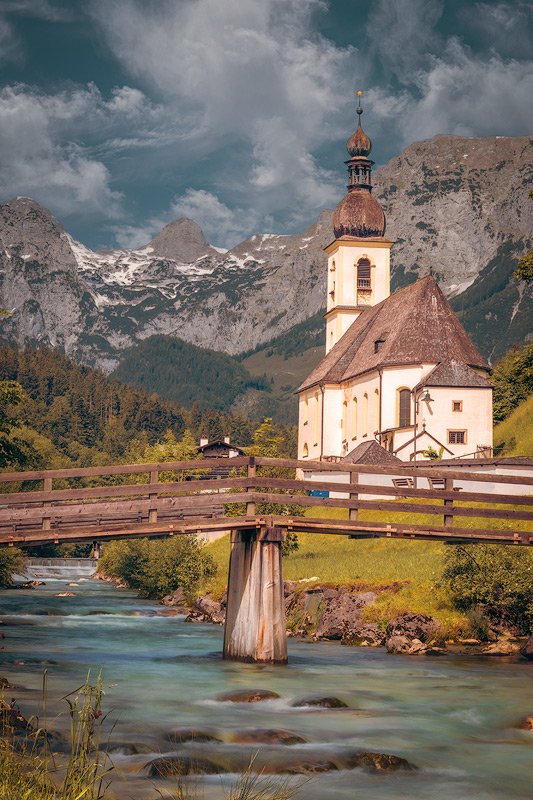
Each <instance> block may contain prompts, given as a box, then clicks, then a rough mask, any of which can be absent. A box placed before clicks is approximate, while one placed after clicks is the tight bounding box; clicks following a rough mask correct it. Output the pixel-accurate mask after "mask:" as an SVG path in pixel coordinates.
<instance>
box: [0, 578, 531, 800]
mask: <svg viewBox="0 0 533 800" xmlns="http://www.w3.org/2000/svg"><path fill="white" fill-rule="evenodd" d="M65 590H66V591H73V592H76V596H75V597H65V598H60V597H56V596H55V595H56V594H57V593H58V592H60V591H65ZM162 611H163V609H162V608H161V607H160V606H158V605H156V604H155V603H150V602H147V601H143V600H139V599H137V598H135V596H134V594H133V593H131V592H129V591H125V590H117V589H115V588H114V587H111V586H109V585H107V584H102V583H99V582H95V581H82V582H80V583H79V585H78V586H77V587H68V588H67V587H65V584H64V583H62V582H60V581H49V582H47V585H46V586H44V587H40V588H39V589H37V590H33V591H24V590H16V591H4V592H0V613H1V615H2V616H1V617H0V619H1V620H2V622H3V623H4V624H3V625H2V626H1V631H2V632H3V633H4V635H5V639H4V640H3V641H2V642H1V644H2V645H3V646H4V649H2V650H0V674H2V675H6V676H7V677H9V679H10V680H12V681H13V682H14V683H16V684H17V685H18V686H20V687H22V688H20V689H18V690H17V691H16V692H15V694H16V698H17V702H18V703H19V705H20V707H21V709H22V711H23V713H25V714H26V715H29V714H31V713H35V712H36V711H37V710H38V705H39V689H40V686H41V681H42V675H43V670H44V669H45V668H46V669H47V671H48V682H49V698H48V704H49V707H50V708H52V709H53V710H54V711H56V712H57V711H59V710H60V709H62V708H63V706H62V704H61V702H60V698H61V697H62V696H63V695H65V694H66V693H67V692H68V691H70V690H72V689H74V688H76V686H78V685H79V684H80V683H82V682H83V680H84V678H85V676H86V674H87V671H88V670H91V672H92V675H93V676H94V675H95V674H96V673H98V672H101V673H102V677H103V681H104V686H105V692H106V697H105V710H106V711H110V719H112V720H114V721H116V726H115V729H114V731H113V734H112V741H113V742H115V743H116V744H121V743H125V742H133V743H137V744H142V745H145V748H146V749H147V750H148V751H151V752H153V753H154V754H155V755H160V754H161V753H165V754H166V753H168V754H171V753H172V752H173V748H172V745H170V744H169V743H168V741H167V740H166V739H165V734H167V733H168V732H170V731H172V730H173V729H175V728H177V727H195V728H208V729H210V730H215V731H216V732H218V733H219V734H220V735H221V738H223V739H225V740H226V743H222V744H216V743H215V744H205V745H196V750H195V751H194V752H201V753H204V754H206V755H208V754H209V752H213V751H214V748H217V752H219V753H220V752H227V753H228V754H230V755H232V756H233V757H235V755H236V754H238V755H240V757H242V758H243V759H244V760H246V759H247V758H248V757H249V756H251V755H252V753H253V752H255V751H256V750H257V749H258V748H250V747H247V746H246V745H235V744H230V743H228V742H229V740H230V739H231V736H232V734H233V733H235V732H237V731H239V730H247V729H250V728H283V729H286V730H290V731H293V732H295V733H297V734H300V735H301V736H303V737H304V738H305V739H306V740H308V742H309V744H306V745H297V746H293V747H290V748H282V747H266V746H262V747H260V748H259V756H258V758H259V759H261V758H263V759H264V760H267V761H270V760H272V759H277V758H282V757H283V754H284V753H285V754H286V753H287V751H288V750H290V754H291V756H292V755H295V754H299V755H302V756H306V757H309V756H317V755H320V756H321V757H324V758H327V756H328V754H335V753H339V752H347V751H348V750H355V749H361V750H373V751H379V752H385V753H394V754H396V755H400V756H403V757H405V758H407V759H408V760H409V761H411V762H412V763H413V764H415V765H416V766H417V767H419V769H418V770H417V771H416V772H412V773H393V774H390V775H369V774H366V773H364V772H362V771H361V770H352V771H347V770H344V771H338V772H331V773H327V774H322V775H319V776H317V777H314V778H313V779H312V780H311V781H310V782H309V783H306V784H305V786H304V788H303V789H301V791H300V796H301V797H302V798H303V797H305V798H306V800H320V799H321V798H324V797H327V798H339V800H344V798H346V800H347V798H356V799H357V798H361V799H362V798H365V800H367V798H372V800H407V798H409V800H411V798H420V799H422V798H424V800H426V798H428V799H429V798H432V800H434V798H440V797H442V798H446V799H447V800H463V798H464V800H467V798H468V800H504V799H505V800H508V798H514V799H515V800H526V798H527V800H530V799H531V797H532V796H533V733H530V732H527V731H521V730H518V729H517V728H516V727H515V726H516V725H517V724H518V723H519V722H520V720H521V719H523V717H524V716H525V715H526V714H532V713H533V681H532V678H533V665H532V664H528V663H526V662H514V663H513V662H510V661H508V660H505V661H502V660H496V659H493V660H489V659H480V658H478V659H472V658H469V659H468V658H462V657H455V656H449V657H440V658H428V657H408V656H388V655H387V654H386V653H385V651H384V650H382V649H377V650H375V649H366V648H348V647H342V646H340V645H337V644H335V643H318V644H316V643H315V644H309V643H305V642H301V641H295V640H290V642H289V658H290V663H289V665H288V666H287V667H271V666H260V665H252V664H236V663H231V662H224V661H223V660H222V659H221V658H220V651H221V647H222V629H221V628H219V627H216V626H211V625H197V624H186V623H184V622H183V620H182V618H179V617H172V616H164V615H162V614H161V612H162ZM231 689H273V690H274V691H276V692H277V693H278V694H279V695H281V698H280V699H279V700H272V701H266V702H262V703H256V704H236V703H218V702H216V701H215V700H214V698H215V696H216V695H217V694H219V693H221V692H223V691H228V690H231ZM315 694H320V695H325V694H328V695H335V696H337V697H339V698H341V699H342V700H344V701H345V702H346V703H347V704H348V705H349V707H350V708H349V709H348V710H331V711H330V710H325V709H314V710H310V709H295V708H292V707H291V703H292V702H293V701H294V700H296V699H298V698H301V697H302V696H306V695H315ZM62 726H66V718H65V716H64V715H63V716H59V717H58V718H57V719H55V720H54V723H53V725H52V726H51V727H55V728H61V727H62ZM154 757H155V756H154ZM150 758H152V756H151V755H150V753H147V754H146V755H141V756H139V755H135V756H127V755H124V754H121V753H120V752H119V753H117V754H115V755H114V756H113V759H114V762H115V766H116V775H115V779H114V783H113V791H114V795H115V797H116V798H119V799H120V800H126V798H127V799H128V800H130V798H132V799H133V800H155V797H156V792H155V787H157V786H159V787H162V786H164V785H165V784H164V783H162V782H157V781H154V779H151V778H148V777H147V776H146V772H145V771H144V770H143V766H144V765H145V764H146V763H147V761H149V760H150ZM224 780H225V781H227V780H229V779H224ZM202 781H203V784H202V785H203V787H204V789H205V793H206V796H207V797H208V798H222V797H224V796H225V795H224V787H223V786H222V779H221V778H219V777H218V776H215V777H210V778H205V779H202ZM168 785H170V784H168Z"/></svg>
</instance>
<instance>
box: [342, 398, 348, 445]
mask: <svg viewBox="0 0 533 800" xmlns="http://www.w3.org/2000/svg"><path fill="white" fill-rule="evenodd" d="M347 414H348V401H347V400H345V401H344V402H343V404H342V421H341V425H342V432H343V434H344V438H346V422H347V419H346V417H347Z"/></svg>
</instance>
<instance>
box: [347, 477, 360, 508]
mask: <svg viewBox="0 0 533 800" xmlns="http://www.w3.org/2000/svg"><path fill="white" fill-rule="evenodd" d="M350 483H359V473H358V472H350ZM350 500H359V492H350ZM358 518H359V509H358V508H350V509H349V510H348V519H353V520H357V519H358Z"/></svg>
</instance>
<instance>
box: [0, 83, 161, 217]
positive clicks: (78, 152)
mask: <svg viewBox="0 0 533 800" xmlns="http://www.w3.org/2000/svg"><path fill="white" fill-rule="evenodd" d="M145 110H148V111H149V110H150V107H149V105H148V104H147V103H146V99H145V98H144V95H143V94H142V92H140V91H139V90H137V89H131V88H130V87H127V86H125V87H121V88H116V89H115V90H113V92H112V95H111V97H110V99H109V100H106V99H105V98H104V97H102V95H101V94H100V92H99V91H98V89H97V88H96V87H95V86H94V85H92V84H89V85H88V86H86V87H78V88H75V89H73V90H70V91H63V92H59V93H57V94H45V93H41V92H38V91H36V90H35V89H32V88H30V87H27V86H24V85H16V86H6V87H4V88H3V89H2V90H0V151H1V152H2V153H3V154H4V157H3V159H2V162H1V163H0V186H1V187H2V189H1V191H2V195H3V197H4V199H7V198H8V197H10V196H12V195H20V194H23V195H28V196H31V197H34V198H35V199H37V200H39V201H40V202H42V203H44V204H45V205H47V206H49V207H50V208H51V209H52V210H53V211H55V212H56V213H61V214H64V215H69V214H73V213H76V212H83V213H84V214H99V215H103V216H106V217H114V216H115V217H116V216H118V215H120V213H121V199H122V198H121V195H120V193H119V192H117V191H115V190H114V189H113V188H112V186H111V176H110V173H109V170H108V168H107V166H106V165H105V163H104V162H103V161H102V160H101V159H100V158H98V157H96V156H95V155H94V153H92V152H91V147H90V142H91V139H94V140H95V141H96V140H98V138H99V137H101V136H102V134H104V136H105V133H106V132H113V130H115V128H116V127H117V126H123V125H124V124H125V123H127V122H129V121H131V117H132V115H134V116H135V115H137V116H140V117H144V112H145ZM82 137H83V139H84V140H85V141H86V142H89V145H87V144H86V145H85V146H82V145H80V144H79V140H80V139H81V138H82Z"/></svg>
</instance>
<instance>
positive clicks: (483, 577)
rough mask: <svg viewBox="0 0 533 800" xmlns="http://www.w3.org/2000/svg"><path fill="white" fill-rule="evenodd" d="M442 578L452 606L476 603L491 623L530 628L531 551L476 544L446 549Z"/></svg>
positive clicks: (463, 607) (532, 621)
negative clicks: (452, 603)
mask: <svg viewBox="0 0 533 800" xmlns="http://www.w3.org/2000/svg"><path fill="white" fill-rule="evenodd" d="M444 579H445V581H446V582H447V584H448V586H449V588H450V591H451V594H452V597H453V599H454V602H455V604H456V606H457V607H458V608H459V609H461V610H463V611H468V610H470V609H474V608H476V607H478V606H481V607H482V608H483V611H484V613H485V614H486V615H487V616H488V617H489V618H490V619H491V620H492V621H493V622H495V623H498V622H503V623H506V624H508V625H512V626H515V627H517V628H518V629H519V631H521V632H522V633H525V634H529V633H531V632H532V628H533V552H531V551H530V550H529V549H528V548H526V547H519V548H516V549H515V548H513V547H509V546H504V545H494V544H477V545H468V546H466V547H465V546H461V545H457V546H455V547H450V548H447V550H446V555H445V570H444Z"/></svg>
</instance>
